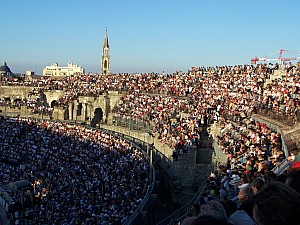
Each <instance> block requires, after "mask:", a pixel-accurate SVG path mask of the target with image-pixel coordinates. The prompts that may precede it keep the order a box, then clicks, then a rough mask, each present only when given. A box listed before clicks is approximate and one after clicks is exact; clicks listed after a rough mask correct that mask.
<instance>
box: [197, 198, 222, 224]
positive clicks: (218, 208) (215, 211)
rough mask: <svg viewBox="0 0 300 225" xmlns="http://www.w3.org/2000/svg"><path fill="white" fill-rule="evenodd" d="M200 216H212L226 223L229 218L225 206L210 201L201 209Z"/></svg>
mask: <svg viewBox="0 0 300 225" xmlns="http://www.w3.org/2000/svg"><path fill="white" fill-rule="evenodd" d="M199 216H211V217H213V218H215V219H217V220H220V221H226V220H227V216H226V212H225V209H224V207H223V205H222V204H221V203H220V202H219V201H216V200H212V201H209V202H208V203H206V204H204V205H202V206H201V207H200V213H199Z"/></svg>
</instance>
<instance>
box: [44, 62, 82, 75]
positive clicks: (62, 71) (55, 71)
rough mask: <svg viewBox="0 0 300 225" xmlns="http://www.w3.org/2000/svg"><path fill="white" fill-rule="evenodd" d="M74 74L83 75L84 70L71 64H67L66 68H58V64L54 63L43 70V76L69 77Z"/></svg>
mask: <svg viewBox="0 0 300 225" xmlns="http://www.w3.org/2000/svg"><path fill="white" fill-rule="evenodd" d="M75 73H84V68H83V67H81V66H78V65H77V64H73V63H68V66H58V63H54V64H53V65H51V66H46V67H45V68H44V69H43V76H71V75H73V74H75Z"/></svg>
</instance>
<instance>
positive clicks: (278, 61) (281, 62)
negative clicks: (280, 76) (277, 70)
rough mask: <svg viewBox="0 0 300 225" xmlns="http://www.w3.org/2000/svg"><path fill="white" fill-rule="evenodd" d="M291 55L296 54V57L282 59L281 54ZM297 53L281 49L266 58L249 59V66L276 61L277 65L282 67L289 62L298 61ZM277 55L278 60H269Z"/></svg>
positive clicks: (299, 58)
mask: <svg viewBox="0 0 300 225" xmlns="http://www.w3.org/2000/svg"><path fill="white" fill-rule="evenodd" d="M284 52H286V53H292V54H294V55H295V54H297V55H298V56H295V57H283V53H284ZM299 53H300V52H299V51H290V50H285V49H281V50H279V51H277V52H274V53H272V54H270V55H268V56H266V57H261V58H259V57H254V58H252V59H251V64H256V63H257V62H259V61H263V62H271V61H277V63H278V65H284V64H285V63H286V62H290V61H293V60H300V57H299ZM276 54H279V56H278V58H271V57H272V56H273V55H276Z"/></svg>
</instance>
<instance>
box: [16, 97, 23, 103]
mask: <svg viewBox="0 0 300 225" xmlns="http://www.w3.org/2000/svg"><path fill="white" fill-rule="evenodd" d="M21 101H22V99H21V98H19V97H17V98H15V99H14V103H19V102H21Z"/></svg>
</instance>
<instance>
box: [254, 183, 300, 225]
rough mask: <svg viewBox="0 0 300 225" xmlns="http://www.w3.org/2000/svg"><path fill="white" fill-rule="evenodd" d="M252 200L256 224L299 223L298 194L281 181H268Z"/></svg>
mask: <svg viewBox="0 0 300 225" xmlns="http://www.w3.org/2000/svg"><path fill="white" fill-rule="evenodd" d="M252 201H253V218H254V220H255V222H256V223H257V225H299V224H300V220H299V215H300V194H299V193H298V192H297V191H296V190H294V189H293V188H291V187H289V186H288V185H286V184H284V183H282V182H276V181H273V182H272V181H271V182H268V183H267V184H266V185H265V186H264V187H263V188H262V189H261V190H260V191H258V192H257V193H256V194H255V195H254V196H253V198H252Z"/></svg>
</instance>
